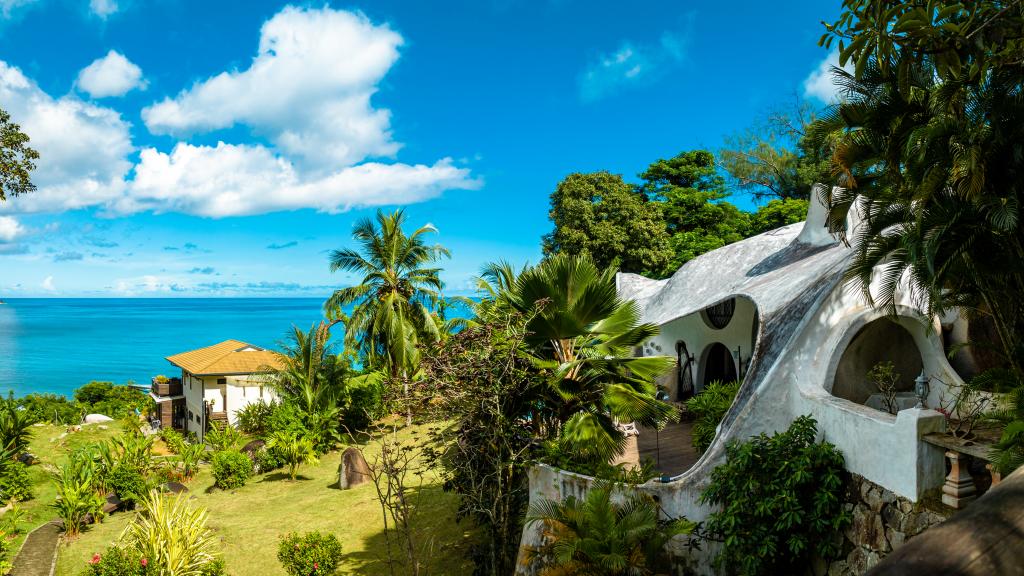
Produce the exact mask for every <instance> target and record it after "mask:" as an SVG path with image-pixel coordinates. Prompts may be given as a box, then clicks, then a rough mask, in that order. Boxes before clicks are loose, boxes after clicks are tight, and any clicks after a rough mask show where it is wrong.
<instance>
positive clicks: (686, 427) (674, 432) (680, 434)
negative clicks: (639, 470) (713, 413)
mask: <svg viewBox="0 0 1024 576" xmlns="http://www.w3.org/2000/svg"><path fill="white" fill-rule="evenodd" d="M692 429H693V422H679V423H675V424H669V425H667V426H666V427H665V429H664V430H661V431H660V432H659V431H657V430H655V429H654V428H642V427H641V428H640V435H639V436H636V437H635V438H631V439H630V442H629V444H628V446H627V448H626V453H625V454H623V455H622V457H621V458H620V459H619V460H618V461H619V462H629V463H634V464H636V463H640V462H643V461H644V460H650V461H651V462H652V463H653V464H654V469H655V470H656V471H658V472H659V473H660V474H668V475H669V476H678V475H679V474H682V473H683V472H686V471H687V470H689V469H690V467H691V466H693V465H694V464H695V463H696V462H697V459H698V458H700V454H698V453H697V449H696V448H694V447H693V444H692V443H691V442H690V438H691V430H692ZM634 439H635V440H636V442H635V443H634V442H633V441H632V440H634Z"/></svg>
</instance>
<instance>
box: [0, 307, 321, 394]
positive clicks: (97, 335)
mask: <svg viewBox="0 0 1024 576" xmlns="http://www.w3.org/2000/svg"><path fill="white" fill-rule="evenodd" d="M5 302H6V303H5V304H2V305H0V392H2V393H3V394H6V393H7V391H8V390H13V391H14V394H15V395H22V394H27V393H29V392H49V393H56V394H65V395H68V396H70V395H71V392H72V391H74V389H75V388H77V387H79V386H81V385H82V384H85V383H86V382H89V381H90V380H106V381H111V382H116V383H127V382H130V381H133V382H137V383H148V382H149V380H150V378H152V377H153V376H156V375H157V374H164V375H167V376H175V375H178V374H180V370H179V369H177V368H175V367H174V366H172V365H171V364H170V363H168V362H167V360H166V359H165V358H166V357H167V356H170V355H172V354H177V353H179V352H185V351H188V350H194V349H196V348H202V347H204V346H210V345H212V344H216V343H218V342H222V341H224V340H228V339H233V340H241V341H243V342H247V343H249V344H254V345H256V346H260V347H264V348H277V347H278V344H279V343H280V342H282V341H284V340H285V339H286V338H287V335H288V333H290V331H291V327H292V325H296V326H298V327H300V328H301V329H303V330H308V329H309V327H310V326H311V325H312V324H314V323H315V322H318V321H320V320H322V319H323V309H322V306H323V302H324V299H323V298H153V299H143V298H81V299H78V298H66V299H65V298H17V299H8V300H6V301H5ZM338 332H339V334H340V330H338Z"/></svg>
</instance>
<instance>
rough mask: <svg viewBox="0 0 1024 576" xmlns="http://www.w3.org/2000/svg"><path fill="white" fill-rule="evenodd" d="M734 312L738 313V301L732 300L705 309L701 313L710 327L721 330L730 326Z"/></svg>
mask: <svg viewBox="0 0 1024 576" xmlns="http://www.w3.org/2000/svg"><path fill="white" fill-rule="evenodd" d="M734 312H736V299H735V298H730V299H728V300H723V301H721V302H719V303H718V304H715V305H714V306H710V307H708V308H705V309H704V310H703V311H702V313H701V318H703V319H704V323H705V324H707V325H708V326H709V327H711V328H714V329H715V330H721V329H722V328H725V327H726V326H728V325H729V321H730V320H732V315H733V313H734Z"/></svg>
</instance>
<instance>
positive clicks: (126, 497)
mask: <svg viewBox="0 0 1024 576" xmlns="http://www.w3.org/2000/svg"><path fill="white" fill-rule="evenodd" d="M106 482H107V486H108V487H110V489H111V490H113V491H114V493H115V494H117V497H118V498H120V499H121V503H122V505H124V506H125V508H127V509H132V508H134V507H135V503H136V502H138V501H139V500H141V499H142V498H144V497H145V495H146V491H147V487H146V477H145V476H143V475H142V472H140V471H139V469H138V468H135V467H133V466H131V465H129V464H127V463H120V464H118V465H117V466H114V468H113V469H112V470H111V471H110V473H109V474H108V475H107V478H106Z"/></svg>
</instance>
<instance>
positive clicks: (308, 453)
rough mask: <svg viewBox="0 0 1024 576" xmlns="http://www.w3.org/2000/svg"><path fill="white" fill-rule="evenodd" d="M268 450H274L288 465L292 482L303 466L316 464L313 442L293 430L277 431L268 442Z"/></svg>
mask: <svg viewBox="0 0 1024 576" xmlns="http://www.w3.org/2000/svg"><path fill="white" fill-rule="evenodd" d="M267 450H273V451H274V454H276V455H277V456H280V457H281V459H282V460H284V462H285V464H287V465H288V477H289V478H290V479H291V481H292V482H294V481H295V476H296V474H297V473H298V471H299V466H301V465H302V464H316V463H317V457H316V450H315V449H314V446H313V442H312V440H310V439H309V438H307V437H306V436H304V435H301V434H296V433H295V432H294V431H292V430H277V431H276V432H274V434H273V435H272V436H271V437H270V439H269V440H267Z"/></svg>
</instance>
